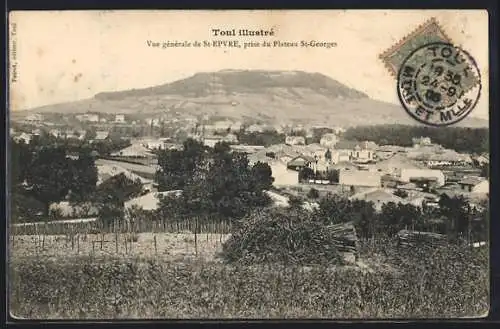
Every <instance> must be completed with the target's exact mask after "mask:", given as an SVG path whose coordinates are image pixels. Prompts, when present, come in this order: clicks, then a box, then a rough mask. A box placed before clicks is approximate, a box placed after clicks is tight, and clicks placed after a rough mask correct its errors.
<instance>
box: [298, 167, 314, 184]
mask: <svg viewBox="0 0 500 329" xmlns="http://www.w3.org/2000/svg"><path fill="white" fill-rule="evenodd" d="M309 179H314V170H312V169H311V168H309V167H304V168H302V169H301V170H300V171H299V182H302V181H307V180H309Z"/></svg>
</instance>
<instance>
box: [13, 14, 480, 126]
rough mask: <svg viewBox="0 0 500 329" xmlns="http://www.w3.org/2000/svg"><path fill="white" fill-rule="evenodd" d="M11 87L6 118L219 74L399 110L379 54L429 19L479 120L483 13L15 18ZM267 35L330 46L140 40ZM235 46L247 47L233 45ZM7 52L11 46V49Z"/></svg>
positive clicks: (22, 16)
mask: <svg viewBox="0 0 500 329" xmlns="http://www.w3.org/2000/svg"><path fill="white" fill-rule="evenodd" d="M11 15H12V16H11V24H12V23H15V24H16V36H15V37H14V38H15V42H16V47H17V54H16V57H17V58H16V62H17V75H18V81H17V82H16V83H14V84H12V85H11V86H12V89H11V101H12V109H13V110H19V109H26V108H33V107H37V106H41V105H48V104H52V103H61V102H66V101H74V100H79V99H85V98H89V97H92V96H93V95H95V94H96V93H98V92H102V91H116V90H125V89H132V88H143V87H150V86H154V85H159V84H163V83H166V82H171V81H174V80H177V79H181V78H185V77H188V76H190V75H192V74H194V73H196V72H199V71H205V72H206V71H217V70H221V69H266V70H267V69H269V70H303V71H310V72H320V73H323V74H326V75H328V76H330V77H332V78H333V79H336V80H338V81H339V82H341V83H343V84H345V85H347V86H349V87H353V88H356V89H358V90H360V91H363V92H365V93H366V94H368V95H369V96H370V97H372V98H374V99H378V100H383V101H387V102H391V103H396V104H398V103H399V100H398V98H397V94H396V85H395V84H396V82H395V79H394V78H393V77H392V76H391V75H390V74H389V72H388V71H387V69H386V68H385V67H384V65H383V63H382V62H381V60H380V59H379V58H378V56H379V54H381V53H382V52H383V51H385V50H386V49H387V48H389V47H391V46H392V45H394V44H395V43H397V42H398V40H399V39H401V38H402V37H404V36H406V35H407V34H409V33H411V32H412V31H413V30H414V29H415V28H417V27H418V26H419V25H420V24H422V23H424V22H425V21H426V20H428V19H429V18H431V17H435V18H436V19H437V20H438V22H439V23H440V24H441V26H442V27H443V29H444V30H445V32H446V33H447V34H448V36H449V37H450V38H451V39H452V41H453V42H454V43H455V44H457V45H460V46H461V47H463V48H464V49H465V50H467V51H468V52H469V53H470V54H471V55H472V56H473V57H474V58H475V60H476V62H477V63H478V66H479V69H480V71H481V74H482V84H483V93H482V97H481V100H480V102H479V104H478V105H477V107H476V109H475V110H474V111H473V112H472V113H471V115H473V116H478V117H482V118H487V117H488V88H489V87H488V15H487V12H486V11H480V10H476V11H458V10H446V11H445V10H442V11H434V10H432V11H431V10H425V11H423V10H419V11H402V10H398V11H354V10H353V11H343V10H337V11H274V12H269V11H260V12H259V11H233V12H230V11H217V12H215V11H210V12H201V11H189V12H186V11H177V12H175V11H169V12H166V11H157V12H154V11H126V12H124V11H122V12H120V11H100V12H98V11H86V12H83V11H80V12H18V13H13V14H11ZM216 28H220V29H233V28H235V29H261V28H262V29H264V30H268V29H271V28H273V29H274V32H275V35H274V36H273V37H255V38H253V39H255V40H257V41H263V40H269V41H275V40H281V41H300V40H307V41H309V40H317V41H327V42H336V43H337V47H335V48H331V49H325V48H316V49H312V48H309V49H304V48H291V49H290V48H252V49H247V50H243V49H223V48H193V47H192V48H168V49H155V48H151V47H148V45H147V41H148V40H152V41H160V42H162V41H175V40H179V41H184V40H188V41H194V40H199V41H202V40H210V41H212V40H222V39H226V40H233V39H234V38H229V37H226V38H217V37H214V36H213V35H212V34H211V30H212V29H216ZM239 39H240V40H241V42H244V41H245V40H251V39H252V38H239ZM10 42H11V43H10V44H11V45H12V42H13V40H12V39H11V41H10Z"/></svg>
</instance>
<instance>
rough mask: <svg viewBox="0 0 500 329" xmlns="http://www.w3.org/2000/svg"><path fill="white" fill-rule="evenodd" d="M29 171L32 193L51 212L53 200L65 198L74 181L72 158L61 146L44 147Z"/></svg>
mask: <svg viewBox="0 0 500 329" xmlns="http://www.w3.org/2000/svg"><path fill="white" fill-rule="evenodd" d="M30 167H31V168H30V170H29V171H28V173H27V175H26V176H27V177H26V180H27V183H28V186H29V189H30V191H31V193H32V195H33V196H34V197H35V198H36V199H37V200H39V201H41V202H42V203H43V204H44V205H45V212H44V213H45V215H48V214H49V206H50V204H51V203H52V202H57V201H60V200H63V199H64V198H65V197H66V196H67V195H68V192H69V190H70V187H71V183H72V182H73V175H72V170H71V166H70V160H69V159H68V158H66V152H65V150H64V149H63V148H61V147H52V148H43V149H41V150H40V151H39V152H37V153H36V154H35V156H34V159H33V161H32V163H31V166H30Z"/></svg>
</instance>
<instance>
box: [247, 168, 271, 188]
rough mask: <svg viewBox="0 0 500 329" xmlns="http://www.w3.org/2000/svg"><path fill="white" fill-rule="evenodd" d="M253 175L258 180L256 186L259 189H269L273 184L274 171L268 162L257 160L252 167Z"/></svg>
mask: <svg viewBox="0 0 500 329" xmlns="http://www.w3.org/2000/svg"><path fill="white" fill-rule="evenodd" d="M252 177H253V178H254V179H255V181H256V185H257V186H256V188H257V189H259V190H269V189H270V188H271V187H272V186H273V182H274V177H273V173H272V170H271V167H270V166H269V165H268V164H267V163H263V162H257V163H256V164H254V165H253V167H252Z"/></svg>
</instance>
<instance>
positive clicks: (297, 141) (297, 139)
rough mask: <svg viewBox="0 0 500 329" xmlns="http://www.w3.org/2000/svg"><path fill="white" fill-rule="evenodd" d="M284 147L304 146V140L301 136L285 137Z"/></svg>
mask: <svg viewBox="0 0 500 329" xmlns="http://www.w3.org/2000/svg"><path fill="white" fill-rule="evenodd" d="M285 144H286V145H305V144H306V139H305V138H304V137H303V136H286V138H285Z"/></svg>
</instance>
